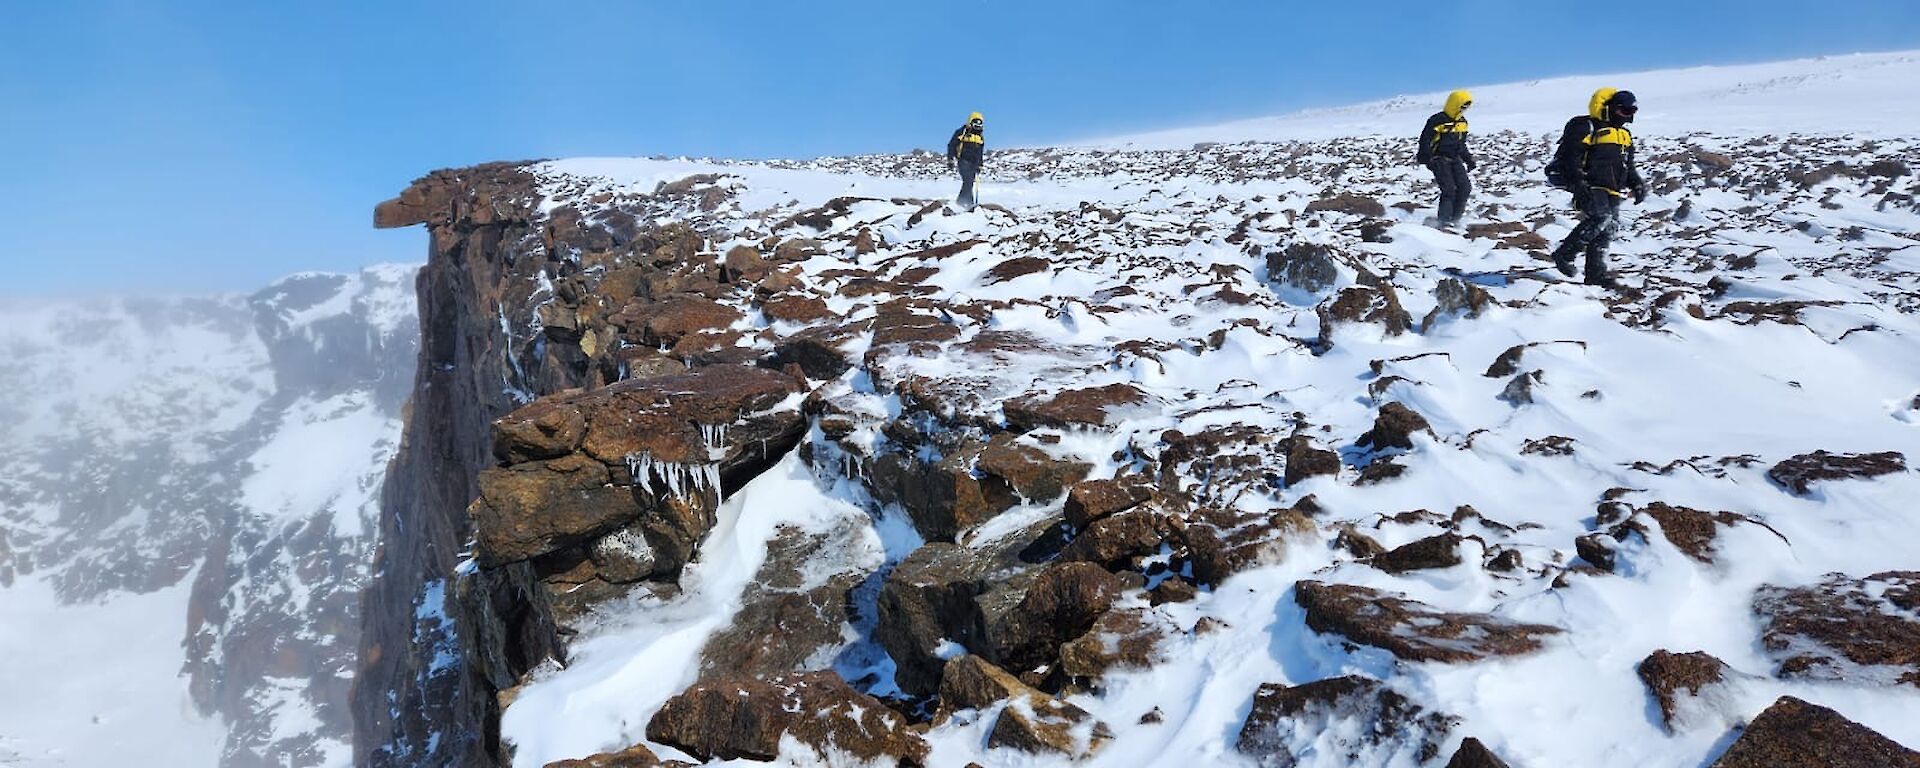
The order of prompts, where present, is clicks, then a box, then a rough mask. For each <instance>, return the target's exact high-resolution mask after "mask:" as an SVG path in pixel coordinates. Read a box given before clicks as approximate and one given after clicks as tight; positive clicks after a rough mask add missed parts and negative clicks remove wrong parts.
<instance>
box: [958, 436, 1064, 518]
mask: <svg viewBox="0 0 1920 768" xmlns="http://www.w3.org/2000/svg"><path fill="white" fill-rule="evenodd" d="M975 466H976V467H977V468H978V469H979V470H980V471H982V472H985V473H987V474H990V475H993V476H995V477H998V478H1000V479H1002V480H1005V481H1006V482H1007V485H1009V486H1011V487H1012V488H1013V492H1014V493H1017V494H1019V495H1020V497H1021V498H1023V499H1026V500H1028V501H1036V502H1046V501H1052V500H1054V499H1058V498H1060V495H1061V494H1063V493H1065V492H1066V489H1067V486H1068V485H1071V484H1073V483H1075V482H1078V481H1080V480H1081V479H1084V478H1085V477H1086V476H1087V472H1089V471H1091V470H1092V469H1093V468H1092V466H1090V465H1088V464H1086V463H1085V462H1079V461H1072V460H1068V459H1059V458H1055V457H1053V456H1051V455H1048V454H1047V452H1046V451H1042V450H1040V449H1039V448H1036V447H1034V446H1032V445H1027V444H1024V443H1019V442H1015V441H1014V440H1013V438H1012V437H1011V436H1008V435H1004V434H1003V435H996V436H995V437H994V439H993V440H991V441H989V442H988V443H987V447H986V448H985V449H983V450H981V451H980V457H979V460H978V462H977V464H976V465H975Z"/></svg>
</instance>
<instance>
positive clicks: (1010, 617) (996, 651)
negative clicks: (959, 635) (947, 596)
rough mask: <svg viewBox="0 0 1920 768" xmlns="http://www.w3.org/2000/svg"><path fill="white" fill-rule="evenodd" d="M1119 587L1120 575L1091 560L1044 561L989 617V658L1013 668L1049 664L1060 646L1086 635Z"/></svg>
mask: <svg viewBox="0 0 1920 768" xmlns="http://www.w3.org/2000/svg"><path fill="white" fill-rule="evenodd" d="M1120 591H1121V582H1120V579H1119V578H1118V577H1116V576H1114V575H1113V574H1112V573H1109V572H1107V570H1106V569H1105V568H1101V567H1100V566H1098V565H1095V564H1093V563H1083V562H1057V563H1051V564H1048V565H1047V566H1045V567H1043V568H1041V569H1040V571H1039V573H1038V575H1036V576H1035V577H1034V579H1033V581H1032V582H1031V583H1030V584H1028V585H1027V587H1026V589H1025V591H1024V593H1023V594H1022V595H1021V597H1020V601H1019V602H1018V603H1016V604H1014V605H1013V607H1012V608H1011V609H1010V610H1008V611H1006V612H1004V613H1002V614H1000V615H998V616H997V617H992V619H990V622H989V623H988V624H987V626H986V638H985V639H986V641H987V647H988V648H989V649H990V650H991V651H992V654H993V659H994V660H995V661H997V662H999V663H1000V664H1002V665H1004V666H1006V667H1007V668H1009V669H1013V670H1016V671H1022V672H1024V671H1026V670H1029V669H1033V668H1035V667H1038V666H1042V665H1046V664H1052V663H1053V662H1054V661H1055V660H1057V658H1058V654H1059V652H1060V644H1061V643H1064V642H1066V641H1068V640H1071V639H1073V638H1076V637H1079V636H1080V635H1082V634H1084V633H1086V631H1087V630H1088V629H1090V628H1091V627H1092V626H1093V623H1094V621H1095V620H1096V619H1099V618H1100V616H1101V615H1102V614H1104V613H1106V612H1107V609H1108V608H1110V607H1112V606H1113V601H1114V600H1115V599H1116V598H1118V597H1119V596H1120Z"/></svg>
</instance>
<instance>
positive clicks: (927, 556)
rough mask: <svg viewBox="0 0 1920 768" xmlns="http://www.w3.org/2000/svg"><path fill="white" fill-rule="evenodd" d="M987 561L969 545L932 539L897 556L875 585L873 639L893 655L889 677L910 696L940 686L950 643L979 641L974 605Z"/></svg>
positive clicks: (973, 642)
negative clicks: (877, 591)
mask: <svg viewBox="0 0 1920 768" xmlns="http://www.w3.org/2000/svg"><path fill="white" fill-rule="evenodd" d="M991 568H992V564H991V563H990V562H987V560H986V558H983V557H981V556H980V554H979V553H977V552H975V551H973V550H972V549H970V548H968V547H963V546H960V545H958V544H946V543H940V542H934V543H930V544H926V545H924V546H921V547H920V548H919V549H916V550H914V551H913V552H912V553H911V554H909V555H907V557H906V558H905V559H903V560H901V561H900V564H899V565H897V566H895V567H894V569H893V572H892V573H890V574H888V575H887V580H886V582H885V583H884V584H883V585H882V586H881V588H880V598H879V601H878V606H879V610H878V616H879V618H878V621H877V623H876V624H875V627H874V639H875V640H876V641H877V642H878V643H879V644H880V647H882V648H885V649H886V651H887V655H888V656H891V657H892V658H893V662H894V666H895V669H894V681H895V682H896V683H897V684H898V685H899V686H900V690H901V691H903V692H905V693H907V694H908V695H910V696H927V695H930V694H932V693H934V691H936V690H937V689H938V688H939V685H940V675H941V669H942V667H944V666H945V665H946V663H947V661H946V660H947V658H948V657H950V656H951V655H952V650H950V649H951V647H952V645H950V644H958V645H959V646H960V647H962V648H965V647H971V646H974V645H979V644H980V641H979V640H978V636H979V634H980V632H981V628H980V617H979V609H978V607H977V606H976V605H975V603H974V598H975V597H977V596H979V595H980V593H982V592H984V591H985V589H986V587H985V584H984V576H985V574H986V572H987V571H988V570H990V569H991Z"/></svg>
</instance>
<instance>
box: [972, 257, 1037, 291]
mask: <svg viewBox="0 0 1920 768" xmlns="http://www.w3.org/2000/svg"><path fill="white" fill-rule="evenodd" d="M1051 266H1053V265H1052V263H1050V262H1048V261H1047V260H1046V259H1043V258H1041V257H1039V256H1016V257H1014V258H1011V259H1007V260H1006V261H1003V262H1000V263H999V264H995V265H994V266H993V268H992V269H989V270H987V274H986V280H987V283H988V284H992V283H1004V282H1006V281H1008V280H1012V279H1014V278H1017V277H1025V276H1027V275H1031V274H1034V273H1036V272H1045V271H1047V268H1048V267H1051Z"/></svg>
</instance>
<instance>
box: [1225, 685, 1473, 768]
mask: <svg viewBox="0 0 1920 768" xmlns="http://www.w3.org/2000/svg"><path fill="white" fill-rule="evenodd" d="M1458 724H1459V719H1458V718H1455V717H1453V716H1451V715H1445V714H1441V713H1438V712H1429V711H1427V710H1426V709H1425V708H1423V707H1421V706H1420V705H1418V704H1415V703H1413V702H1412V701H1411V700H1409V699H1407V697H1405V696H1403V695H1401V694H1400V693H1399V692H1397V691H1395V690H1393V689H1391V688H1388V687H1387V686H1386V685H1384V684H1382V683H1381V682H1380V681H1378V680H1372V679H1368V678H1364V677H1357V676H1352V675H1349V676H1345V677H1334V678H1328V679H1325V680H1316V681H1314V682H1311V683H1306V684H1303V685H1294V686H1288V685H1283V684H1280V683H1265V684H1263V685H1261V686H1260V688H1259V690H1257V691H1255V692H1254V695H1253V708H1252V710H1251V711H1249V712H1248V713H1247V720H1246V722H1245V723H1244V724H1242V725H1241V727H1240V737H1239V739H1238V740H1237V741H1236V742H1235V743H1234V748H1235V749H1236V750H1238V751H1239V752H1240V753H1241V754H1244V755H1248V756H1250V757H1253V758H1254V759H1255V760H1256V761H1258V762H1259V764H1261V765H1269V766H1293V765H1295V764H1297V762H1298V755H1297V754H1296V750H1300V749H1304V748H1306V747H1308V746H1309V745H1314V744H1315V743H1316V742H1319V741H1321V740H1326V739H1330V740H1332V741H1333V742H1334V748H1335V749H1337V750H1338V752H1334V753H1333V754H1339V755H1342V756H1344V757H1345V758H1346V762H1347V764H1350V765H1385V764H1389V763H1394V764H1400V763H1407V764H1426V763H1427V762H1428V761H1431V760H1433V759H1435V758H1437V757H1439V755H1440V748H1441V745H1443V744H1445V743H1446V740H1447V735H1448V734H1449V733H1451V732H1452V731H1453V729H1454V728H1455V727H1456V726H1457V725H1458ZM1319 749H1320V750H1322V751H1324V750H1325V749H1326V746H1324V745H1322V746H1320V747H1319Z"/></svg>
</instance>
